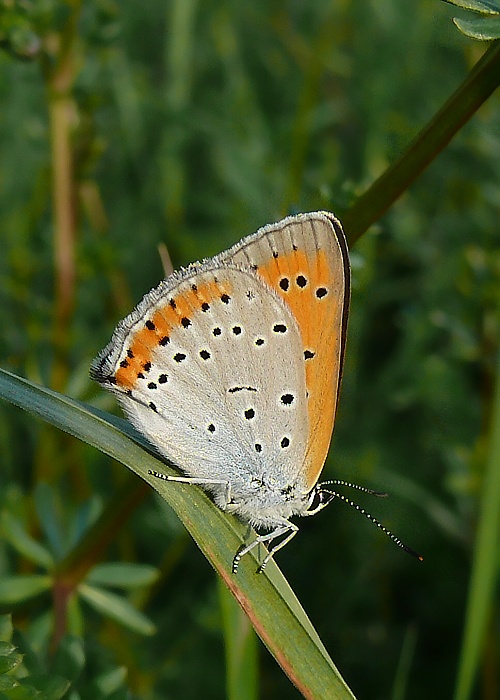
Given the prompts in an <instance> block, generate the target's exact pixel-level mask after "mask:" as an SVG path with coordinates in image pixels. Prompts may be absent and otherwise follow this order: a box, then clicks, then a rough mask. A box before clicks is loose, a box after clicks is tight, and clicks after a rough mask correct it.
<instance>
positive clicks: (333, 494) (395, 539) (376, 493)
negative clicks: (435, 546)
mask: <svg viewBox="0 0 500 700" xmlns="http://www.w3.org/2000/svg"><path fill="white" fill-rule="evenodd" d="M330 484H332V485H335V486H346V487H348V488H351V489H356V490H357V491H361V492H362V493H369V494H370V495H372V496H379V497H380V498H385V497H386V496H387V494H386V493H382V492H380V491H373V490H372V489H367V488H365V487H364V486H358V485H357V484H351V483H350V482H349V481H342V480H341V479H333V480H331V481H323V482H322V483H321V484H318V486H319V488H318V490H317V493H319V494H321V493H325V494H328V495H329V496H331V497H332V500H333V499H334V498H338V499H340V500H341V501H343V502H344V503H347V505H348V506H351V508H354V509H355V510H357V511H358V513H361V515H364V516H365V518H366V519H367V520H369V521H370V522H371V523H373V524H374V525H376V526H377V527H378V528H379V530H382V532H383V533H384V535H387V537H388V538H389V539H390V540H392V541H393V542H394V544H397V546H398V547H400V548H401V549H402V550H404V551H405V552H406V553H407V554H410V555H411V556H412V557H415V559H418V560H419V561H423V560H424V558H423V556H422V555H421V554H419V553H418V552H416V551H415V550H414V549H412V548H411V547H408V545H406V544H405V543H404V542H402V541H401V540H400V539H399V537H397V536H396V535H395V534H394V533H393V532H391V531H390V530H388V529H387V528H386V527H385V525H382V523H381V522H379V521H378V520H377V518H375V517H374V516H373V515H371V513H368V511H366V510H365V509H364V508H362V507H361V506H360V505H358V504H357V503H355V502H354V501H352V500H351V499H350V498H348V497H347V496H344V494H343V493H338V492H337V491H330V490H329V489H324V488H323V486H329V485H330Z"/></svg>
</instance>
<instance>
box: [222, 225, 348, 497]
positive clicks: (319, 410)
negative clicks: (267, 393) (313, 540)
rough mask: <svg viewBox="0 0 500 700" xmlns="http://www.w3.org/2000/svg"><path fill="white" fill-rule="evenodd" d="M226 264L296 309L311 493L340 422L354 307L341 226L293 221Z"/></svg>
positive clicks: (262, 235)
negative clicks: (243, 268)
mask: <svg viewBox="0 0 500 700" xmlns="http://www.w3.org/2000/svg"><path fill="white" fill-rule="evenodd" d="M222 257H223V258H224V259H227V260H232V261H233V262H235V263H239V264H241V265H244V266H247V267H249V268H250V269H252V270H254V271H255V272H256V274H258V275H259V276H260V277H261V278H262V279H263V280H265V282H266V283H267V284H269V286H270V287H271V288H272V289H274V290H275V291H276V292H277V293H278V294H279V295H280V297H281V298H282V299H283V301H284V302H285V303H286V304H287V305H288V307H289V308H290V309H291V311H292V314H293V316H294V318H295V319H296V321H297V324H298V326H299V329H300V334H301V339H302V347H301V357H302V360H303V362H304V368H305V373H306V386H307V394H308V409H307V410H308V419H309V420H308V423H309V426H308V431H309V434H308V438H307V445H308V446H307V450H306V454H305V457H304V462H303V463H301V464H297V465H296V468H297V470H302V469H303V470H304V471H305V475H306V481H307V486H308V488H312V486H313V485H314V484H315V483H316V481H317V479H318V477H319V474H320V472H321V470H322V468H323V464H324V462H325V459H326V456H327V453H328V449H329V445H330V440H331V436H332V431H333V425H334V421H335V413H336V408H337V401H338V393H339V384H340V377H341V372H342V364H343V355H344V345H345V334H346V325H347V312H348V305H349V261H348V255H347V244H346V241H345V237H344V234H343V232H342V228H341V226H340V223H339V222H338V221H337V220H336V219H335V218H334V217H333V216H332V215H331V214H327V213H322V212H315V213H312V214H304V215H299V216H296V217H289V218H288V219H284V220H283V221H280V222H278V223H277V224H273V225H270V226H266V227H264V228H263V229H261V230H260V231H258V232H257V233H255V234H253V235H252V236H249V237H247V238H245V239H243V241H241V242H240V243H239V244H237V245H235V246H234V247H233V248H231V249H229V250H228V251H227V252H226V253H223V254H222Z"/></svg>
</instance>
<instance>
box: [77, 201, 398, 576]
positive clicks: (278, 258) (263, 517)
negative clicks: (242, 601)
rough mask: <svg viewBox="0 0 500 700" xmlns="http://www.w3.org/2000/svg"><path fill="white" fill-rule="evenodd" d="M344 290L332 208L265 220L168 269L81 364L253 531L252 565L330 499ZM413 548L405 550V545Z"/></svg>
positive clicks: (246, 547)
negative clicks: (219, 247) (211, 252)
mask: <svg viewBox="0 0 500 700" xmlns="http://www.w3.org/2000/svg"><path fill="white" fill-rule="evenodd" d="M349 295H350V266H349V255H348V247H347V243H346V239H345V236H344V232H343V230H342V226H341V224H340V222H339V221H338V219H337V218H336V217H335V216H334V215H333V214H331V213H328V212H323V211H320V212H312V213H306V214H299V215H297V216H290V217H287V218H285V219H283V220H281V221H278V222H277V223H275V224H271V225H268V226H264V227H263V228H261V229H259V230H258V231H257V232H256V233H254V234H252V235H250V236H247V237H246V238H243V239H242V240H241V241H240V242H239V243H237V244H236V245H234V246H233V247H231V248H229V249H228V250H226V251H225V252H222V253H220V254H219V255H216V256H215V257H213V258H210V259H207V260H204V261H203V262H201V263H194V264H192V265H190V266H188V267H187V268H185V269H182V270H180V271H178V272H174V273H173V274H172V275H170V276H169V277H167V278H166V279H164V280H163V281H162V282H160V284H159V285H158V286H157V287H156V288H155V289H153V290H152V291H150V292H149V293H148V294H146V296H145V297H144V298H143V300H142V301H141V302H140V303H139V304H138V306H137V307H136V308H135V309H134V311H133V312H132V313H131V314H130V315H129V316H127V317H126V318H125V319H124V320H123V321H121V322H120V323H119V324H118V326H117V328H116V330H115V332H114V333H113V337H112V339H111V342H110V343H109V344H108V345H107V346H106V347H105V348H104V350H102V352H101V353H99V355H98V356H97V357H96V359H95V360H94V361H93V363H92V365H91V369H90V375H91V377H92V378H93V379H95V380H96V381H97V382H99V383H100V384H102V385H103V386H104V387H105V388H106V389H109V390H110V391H111V392H113V393H114V394H115V395H116V396H117V398H118V400H119V402H120V403H121V405H122V407H123V409H124V411H125V413H126V415H127V416H128V418H129V420H130V421H131V422H132V424H133V425H134V426H135V427H136V428H137V429H138V430H139V431H140V432H141V433H143V434H144V435H145V436H146V438H147V439H148V440H149V441H150V442H151V443H152V445H154V446H155V447H156V448H157V450H158V451H159V452H160V453H161V454H162V455H164V456H165V457H166V458H168V460H170V461H171V462H173V463H174V464H175V465H177V467H178V468H179V470H180V471H181V475H179V476H175V477H174V476H167V475H164V474H160V473H158V472H151V473H152V474H153V475H154V476H157V477H159V478H163V479H165V480H167V481H179V482H187V483H190V484H198V485H199V486H201V487H202V488H203V489H205V490H206V491H207V492H208V493H210V494H211V496H212V498H213V500H214V502H215V504H216V505H217V506H218V507H219V508H221V509H222V510H223V511H226V512H227V513H232V514H234V515H236V516H237V517H238V518H239V519H240V520H242V521H243V522H246V523H248V524H249V525H250V526H251V527H253V528H255V529H256V530H257V531H258V533H259V534H258V536H257V538H256V539H254V540H253V541H252V542H250V543H248V544H243V545H242V546H241V547H240V549H239V550H238V552H237V553H236V555H235V557H234V560H233V566H232V568H233V572H234V573H236V572H237V570H238V566H239V562H240V560H241V558H242V557H243V556H244V555H245V554H247V553H248V552H249V551H250V550H252V549H253V548H254V547H255V546H257V545H258V544H259V543H267V545H268V551H267V554H266V555H265V557H264V559H263V561H262V563H261V564H260V567H259V571H262V570H263V569H264V568H265V566H266V564H267V563H268V562H269V560H270V559H271V558H272V557H273V556H274V554H275V553H276V552H277V551H278V550H279V549H281V548H282V547H283V546H284V545H286V544H287V543H288V542H289V541H290V540H291V539H292V538H293V537H294V536H295V535H296V533H297V532H298V529H299V528H298V526H297V525H296V524H295V522H293V521H292V520H291V518H292V517H293V516H311V515H314V514H316V513H318V512H319V511H320V510H322V509H323V508H324V507H325V506H326V505H328V504H329V503H330V502H331V501H332V500H333V499H334V498H340V499H342V500H344V501H346V502H348V503H350V504H351V505H353V506H354V507H355V508H357V509H358V510H360V511H361V512H362V513H363V514H364V515H366V517H368V518H369V519H370V520H372V521H374V522H375V524H377V525H378V526H379V527H380V528H381V529H382V530H384V532H386V534H388V535H389V536H390V537H391V538H392V539H393V540H394V541H395V542H396V543H397V544H399V546H401V547H403V548H405V549H407V550H408V548H406V546H405V545H403V543H402V542H401V541H400V540H399V539H398V538H396V537H395V536H394V535H392V533H390V532H389V531H387V530H386V528H384V527H383V526H382V525H380V523H378V521H376V520H375V519H374V518H372V516H370V515H369V514H368V513H366V511H364V509H362V508H359V507H358V506H357V505H356V504H354V503H353V502H352V501H350V499H348V498H346V497H345V496H344V495H343V494H339V493H337V492H336V491H332V490H330V489H328V488H326V487H327V486H332V485H339V484H340V485H344V486H352V487H353V488H357V489H358V490H361V491H364V492H367V493H374V494H376V495H385V494H377V492H374V491H371V490H370V489H365V488H363V487H358V486H355V485H353V484H350V483H346V482H343V481H340V480H330V481H326V482H323V483H318V479H319V476H320V474H321V471H322V469H323V465H324V463H325V459H326V456H327V453H328V449H329V446H330V441H331V437H332V431H333V426H334V422H335V415H336V412H337V404H338V397H339V388H340V380H341V375H342V366H343V360H344V351H345V342H346V330H347V317H348V309H349ZM409 551H410V552H412V550H409Z"/></svg>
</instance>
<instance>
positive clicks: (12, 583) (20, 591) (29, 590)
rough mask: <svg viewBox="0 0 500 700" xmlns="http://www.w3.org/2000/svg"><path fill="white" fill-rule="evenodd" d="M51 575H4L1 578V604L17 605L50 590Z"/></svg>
mask: <svg viewBox="0 0 500 700" xmlns="http://www.w3.org/2000/svg"><path fill="white" fill-rule="evenodd" d="M51 586H52V578H51V577H50V576H37V575H30V576H3V577H2V578H1V579H0V604H2V605H15V604H17V603H23V602H24V601H25V600H29V599H30V598H34V597H35V596H37V595H40V593H45V591H48V590H50V588H51Z"/></svg>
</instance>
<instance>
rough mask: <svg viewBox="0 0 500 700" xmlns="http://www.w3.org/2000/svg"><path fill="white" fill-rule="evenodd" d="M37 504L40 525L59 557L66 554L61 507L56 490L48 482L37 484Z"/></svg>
mask: <svg viewBox="0 0 500 700" xmlns="http://www.w3.org/2000/svg"><path fill="white" fill-rule="evenodd" d="M35 506H36V511H37V515H38V519H39V521H40V525H41V527H42V529H43V531H44V533H45V536H46V538H47V540H48V542H49V544H50V546H51V547H52V550H53V551H54V552H55V554H56V556H57V557H58V558H60V557H62V556H63V554H64V545H63V533H62V528H61V523H60V508H59V503H58V502H57V497H56V491H55V490H54V488H52V486H50V485H49V484H47V483H44V482H39V483H38V484H36V486H35Z"/></svg>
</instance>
